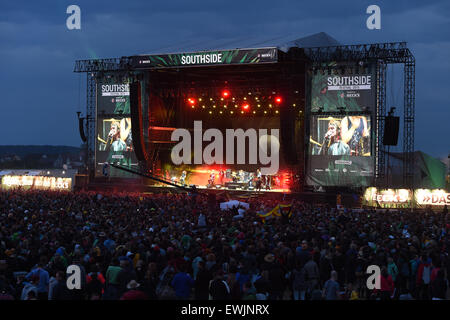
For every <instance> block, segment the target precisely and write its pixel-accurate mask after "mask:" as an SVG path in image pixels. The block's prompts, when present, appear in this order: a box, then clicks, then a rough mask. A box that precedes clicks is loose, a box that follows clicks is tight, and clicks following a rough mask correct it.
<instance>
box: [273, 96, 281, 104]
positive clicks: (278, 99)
mask: <svg viewBox="0 0 450 320" xmlns="http://www.w3.org/2000/svg"><path fill="white" fill-rule="evenodd" d="M282 101H283V99H281V97H276V98H275V102H276V103H278V104H280V103H281V102H282Z"/></svg>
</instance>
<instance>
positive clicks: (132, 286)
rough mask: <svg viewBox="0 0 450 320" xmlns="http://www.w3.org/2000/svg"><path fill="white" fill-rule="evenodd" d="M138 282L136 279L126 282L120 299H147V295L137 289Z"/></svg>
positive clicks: (138, 286)
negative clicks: (125, 289)
mask: <svg viewBox="0 0 450 320" xmlns="http://www.w3.org/2000/svg"><path fill="white" fill-rule="evenodd" d="M139 288H140V284H139V283H138V282H136V280H131V281H130V282H128V284H127V291H126V292H125V293H124V294H123V295H122V296H121V297H120V300H149V297H148V296H147V295H146V294H145V292H143V291H142V290H140V289H139Z"/></svg>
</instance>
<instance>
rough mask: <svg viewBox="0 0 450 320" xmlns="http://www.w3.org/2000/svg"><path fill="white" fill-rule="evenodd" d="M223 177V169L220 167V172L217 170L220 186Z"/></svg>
mask: <svg viewBox="0 0 450 320" xmlns="http://www.w3.org/2000/svg"><path fill="white" fill-rule="evenodd" d="M224 179H225V171H223V169H220V172H219V183H220V185H222V186H223V181H224Z"/></svg>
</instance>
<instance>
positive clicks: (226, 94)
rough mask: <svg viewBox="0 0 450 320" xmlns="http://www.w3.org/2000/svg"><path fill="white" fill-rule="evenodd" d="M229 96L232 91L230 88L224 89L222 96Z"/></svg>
mask: <svg viewBox="0 0 450 320" xmlns="http://www.w3.org/2000/svg"><path fill="white" fill-rule="evenodd" d="M229 96H230V91H228V90H223V91H222V97H224V98H228V97H229Z"/></svg>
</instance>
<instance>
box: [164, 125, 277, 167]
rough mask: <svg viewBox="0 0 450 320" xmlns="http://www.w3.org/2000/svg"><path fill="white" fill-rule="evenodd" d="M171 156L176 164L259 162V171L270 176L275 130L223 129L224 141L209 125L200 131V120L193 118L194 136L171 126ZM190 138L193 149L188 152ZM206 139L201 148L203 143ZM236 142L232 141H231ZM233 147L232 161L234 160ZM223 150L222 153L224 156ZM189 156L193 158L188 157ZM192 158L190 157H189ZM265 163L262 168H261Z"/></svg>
mask: <svg viewBox="0 0 450 320" xmlns="http://www.w3.org/2000/svg"><path fill="white" fill-rule="evenodd" d="M171 140H172V141H177V142H178V143H177V144H176V145H175V146H174V147H173V148H172V153H171V158H172V163H173V164H175V165H180V164H207V165H211V164H235V163H236V164H260V165H261V174H263V175H274V174H276V173H277V172H278V168H279V165H280V161H279V160H280V157H279V151H280V140H279V129H271V130H270V133H269V132H268V130H267V129H258V130H256V129H247V130H245V131H244V130H243V129H226V130H225V141H224V136H223V134H222V131H220V130H219V129H214V128H210V129H207V130H205V132H203V129H202V121H194V137H193V139H192V135H191V132H190V131H189V130H187V129H175V130H174V131H173V132H172V136H171ZM192 140H193V142H194V150H193V151H194V152H193V154H192ZM205 141H206V142H210V143H209V144H208V145H207V146H206V147H205V148H204V149H203V150H202V147H203V142H205ZM246 141H248V158H249V159H248V163H246V145H247V143H246ZM235 142H236V143H235ZM235 147H236V151H237V152H236V162H235ZM224 151H226V156H224ZM192 156H193V157H192ZM192 158H193V159H192ZM264 166H265V167H264Z"/></svg>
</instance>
